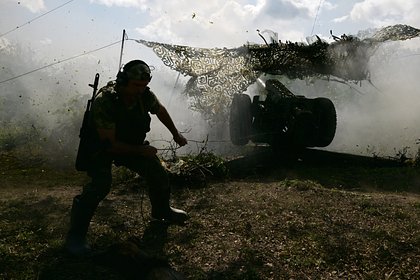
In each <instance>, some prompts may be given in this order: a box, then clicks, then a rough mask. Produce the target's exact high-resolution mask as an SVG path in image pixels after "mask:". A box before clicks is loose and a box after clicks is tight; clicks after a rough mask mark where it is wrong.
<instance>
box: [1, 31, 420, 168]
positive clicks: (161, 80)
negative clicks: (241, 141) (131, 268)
mask: <svg viewBox="0 0 420 280" xmlns="http://www.w3.org/2000/svg"><path fill="white" fill-rule="evenodd" d="M419 40H420V39H413V40H410V41H406V42H393V43H386V44H383V45H382V46H381V47H380V48H379V49H378V50H377V51H376V53H375V55H374V56H373V57H372V58H371V60H370V63H369V71H370V73H371V82H372V83H369V82H367V81H362V83H361V84H354V83H351V82H348V83H340V82H336V81H333V80H329V81H328V80H322V79H313V80H285V79H283V80H282V81H283V82H285V85H286V86H287V87H288V88H289V89H290V90H291V91H292V92H294V93H295V94H299V95H305V96H306V97H309V98H315V97H320V96H325V97H328V98H330V99H331V100H332V101H333V102H334V104H335V106H336V109H337V118H338V123H337V133H336V137H335V139H334V140H333V142H332V144H331V145H330V146H328V147H327V148H326V149H327V150H332V151H338V152H345V153H352V154H361V155H369V156H371V155H378V156H395V155H396V154H397V153H398V152H400V151H403V150H404V151H406V152H407V155H409V156H413V155H415V154H416V153H417V149H418V141H419V138H420V110H419V108H418V106H419V105H418V104H420V92H419V88H420V80H419V79H418V73H419V72H418V69H420V55H419V54H420V50H419V49H418V47H417V46H418V45H419V44H418V43H419ZM6 45H7V44H3V47H2V48H0V55H1V57H2V59H1V60H2V61H1V69H0V80H5V79H8V78H10V77H13V76H16V75H19V74H21V73H25V72H28V71H31V70H33V69H35V68H37V67H42V66H43V65H45V62H44V61H42V59H41V58H38V57H37V55H36V53H34V51H32V50H31V49H28V48H22V47H20V46H19V45H11V44H9V45H7V46H6ZM113 65H117V62H116V61H115V60H110V61H99V60H98V59H97V58H95V57H89V56H87V57H86V58H85V59H84V60H83V63H82V62H80V61H79V60H74V61H72V62H68V63H63V64H58V65H55V66H53V67H50V68H46V69H45V70H41V71H37V72H35V73H32V74H30V75H26V76H23V77H21V78H18V79H15V80H13V81H9V82H5V83H2V84H0V91H1V95H0V118H1V119H0V122H1V127H2V129H1V132H0V149H1V150H2V151H6V150H12V149H19V150H21V151H23V153H22V155H23V156H31V154H40V155H42V156H44V157H45V158H48V159H49V160H50V161H52V162H54V163H55V164H57V163H58V164H62V165H63V166H64V165H65V166H71V165H73V164H74V158H75V154H76V150H77V145H78V135H79V128H80V124H81V121H82V115H83V112H84V110H85V106H86V102H87V100H88V99H89V98H90V97H91V93H92V90H91V88H89V87H88V84H89V83H92V82H93V78H94V75H95V73H97V72H98V73H100V75H101V80H100V86H103V85H105V84H106V82H107V81H109V80H111V79H113V78H114V77H115V74H116V70H115V67H111V66H113ZM187 80H188V78H187V77H183V76H182V75H181V76H179V75H178V73H177V72H175V71H172V70H169V69H168V68H166V67H165V66H163V65H161V66H159V65H158V66H157V67H156V69H155V70H154V71H153V79H152V83H151V88H152V90H153V91H154V92H155V93H156V95H157V96H158V97H159V99H160V100H161V102H162V103H163V104H164V105H165V106H166V107H167V109H168V111H169V112H170V114H171V116H172V118H173V119H174V121H175V123H176V125H177V127H178V128H179V130H180V131H182V132H184V135H185V136H186V138H187V139H188V140H189V145H188V146H187V147H184V148H182V149H178V150H177V153H179V154H185V153H195V152H198V151H200V149H201V148H202V147H203V145H207V148H208V149H209V150H210V151H214V152H216V153H220V154H227V153H228V152H233V151H234V152H240V151H241V149H242V148H241V147H235V146H233V145H232V144H231V143H230V142H229V133H228V122H227V120H226V121H225V122H224V123H217V124H209V123H208V122H206V121H205V120H204V119H203V118H202V116H201V115H200V113H199V112H194V111H192V110H191V109H190V108H189V100H188V99H187V97H186V96H185V95H183V94H182V92H183V90H184V87H185V84H186V82H187ZM258 87H259V86H258V85H257V84H255V85H251V86H250V87H249V88H248V91H247V93H248V94H250V95H254V94H255V93H256V92H257V91H258ZM206 139H207V140H209V141H208V142H207V143H203V142H204V141H205V140H206ZM148 140H149V141H150V142H151V143H152V144H153V145H154V146H156V147H157V148H159V149H162V150H161V152H162V153H165V152H168V151H170V148H171V147H170V145H171V143H170V141H171V140H172V136H171V135H170V133H169V132H168V131H167V129H166V128H165V127H164V126H163V125H162V124H161V123H160V122H159V121H158V120H157V118H156V117H153V118H152V130H151V132H150V133H149V134H148ZM165 149H166V150H165Z"/></svg>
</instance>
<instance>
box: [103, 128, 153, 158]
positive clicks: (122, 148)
mask: <svg viewBox="0 0 420 280" xmlns="http://www.w3.org/2000/svg"><path fill="white" fill-rule="evenodd" d="M97 131H98V135H99V138H100V140H101V141H103V142H106V143H108V145H107V148H106V152H107V153H109V154H111V155H116V156H146V157H153V156H155V155H156V152H157V150H156V148H155V147H153V146H150V145H130V144H127V143H123V142H120V141H117V140H116V138H115V129H106V128H98V129H97Z"/></svg>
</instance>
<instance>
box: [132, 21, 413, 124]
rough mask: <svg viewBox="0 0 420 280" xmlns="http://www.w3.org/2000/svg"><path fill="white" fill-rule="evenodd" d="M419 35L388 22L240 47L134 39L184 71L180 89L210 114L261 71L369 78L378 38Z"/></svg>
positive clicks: (222, 110)
mask: <svg viewBox="0 0 420 280" xmlns="http://www.w3.org/2000/svg"><path fill="white" fill-rule="evenodd" d="M418 36H420V30H419V29H416V28H413V27H411V26H408V25H394V26H388V27H385V28H383V29H380V30H378V31H377V32H375V33H374V34H373V36H371V37H369V38H365V39H360V38H358V37H356V36H347V35H342V36H341V37H336V36H334V39H335V41H334V42H332V43H327V42H324V41H322V40H320V39H319V38H318V40H316V41H315V42H314V43H311V44H304V43H293V42H281V41H279V42H272V43H270V44H265V45H257V44H252V45H251V44H250V45H245V46H242V47H239V48H234V49H227V48H212V49H206V48H194V47H188V46H178V45H170V44H163V43H157V42H149V41H145V40H136V41H137V42H138V43H141V44H144V45H146V46H148V47H150V48H152V49H153V51H154V52H155V53H156V55H158V56H159V58H160V59H161V60H162V61H163V63H164V64H165V65H166V66H168V67H170V68H171V69H174V70H176V71H178V72H180V73H182V74H183V75H188V76H191V78H190V80H189V81H188V83H187V87H186V90H185V92H186V93H187V94H188V95H189V96H190V97H192V99H193V102H192V107H193V108H194V109H196V110H198V111H200V112H202V113H203V114H204V115H206V116H208V117H209V118H210V119H212V120H214V119H215V116H226V115H227V111H228V106H229V104H230V101H231V99H232V96H233V95H234V94H235V93H241V92H244V91H245V90H246V89H247V88H248V86H249V85H250V84H252V83H254V82H255V81H256V80H257V79H258V77H259V76H260V75H261V74H262V73H267V74H275V75H284V76H287V77H289V78H291V79H296V78H299V79H303V78H305V77H309V76H335V77H337V78H340V79H343V80H353V81H360V80H369V72H368V62H369V59H370V57H371V56H372V55H373V53H374V52H375V50H376V49H377V47H378V46H379V44H380V43H383V42H385V41H389V40H394V41H396V40H407V39H411V38H415V37H418Z"/></svg>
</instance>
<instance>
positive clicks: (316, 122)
mask: <svg viewBox="0 0 420 280" xmlns="http://www.w3.org/2000/svg"><path fill="white" fill-rule="evenodd" d="M261 83H262V82H261ZM262 84H263V85H264V86H265V93H264V94H259V95H255V96H254V97H253V99H252V102H251V97H250V96H249V95H247V94H244V93H239V94H235V95H234V96H233V100H232V104H231V107H230V121H229V124H230V139H231V141H232V143H233V144H235V145H246V144H247V143H248V142H249V141H252V142H254V143H268V144H270V145H271V146H272V147H273V148H277V149H283V148H289V147H290V148H292V149H301V148H305V147H326V146H328V145H329V144H330V143H331V142H332V140H333V138H334V135H335V131H336V126H337V114H336V110H335V107H334V104H333V102H332V101H331V100H330V99H328V98H324V97H317V98H306V97H304V96H302V95H295V94H293V93H292V92H291V91H290V90H289V89H287V88H286V87H285V86H284V85H283V84H282V83H281V82H280V81H278V80H274V79H270V80H267V81H266V82H265V84H264V83H262Z"/></svg>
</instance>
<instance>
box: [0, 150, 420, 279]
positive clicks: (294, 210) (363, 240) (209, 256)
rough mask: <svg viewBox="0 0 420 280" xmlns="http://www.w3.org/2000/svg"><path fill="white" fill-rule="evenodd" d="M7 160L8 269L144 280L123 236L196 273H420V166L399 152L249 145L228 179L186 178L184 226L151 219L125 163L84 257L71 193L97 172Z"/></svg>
mask: <svg viewBox="0 0 420 280" xmlns="http://www.w3.org/2000/svg"><path fill="white" fill-rule="evenodd" d="M0 162H1V166H0V174H1V177H0V279H141V278H138V277H140V276H139V275H140V272H139V274H138V275H136V269H134V270H133V271H129V268H127V265H128V263H127V262H126V263H125V264H124V263H121V256H120V255H118V256H115V255H113V254H114V253H115V251H112V250H111V249H110V248H115V246H118V244H124V243H125V244H127V243H128V244H131V245H133V244H134V245H135V246H137V247H138V248H140V249H141V250H142V252H146V253H147V254H149V255H151V256H154V257H159V258H163V259H165V260H167V261H168V263H169V264H170V265H171V267H172V268H173V269H175V270H176V271H178V272H180V273H182V274H183V275H184V276H185V277H186V278H187V279H418V275H420V222H419V221H420V195H419V190H420V174H419V169H418V168H413V167H409V166H401V165H398V164H397V163H396V162H391V161H380V160H375V159H366V158H361V157H354V156H349V155H336V154H330V153H322V152H316V151H314V152H310V153H307V154H305V155H303V161H297V162H295V163H294V164H290V163H284V162H278V161H277V160H273V159H272V158H271V157H270V156H269V155H267V153H264V152H262V153H258V154H257V155H256V156H255V155H248V156H246V157H244V158H240V159H237V160H234V161H231V162H229V164H228V167H229V169H230V176H229V177H228V178H225V179H217V180H215V179H213V180H210V181H208V182H207V184H206V185H203V184H202V182H200V183H196V184H195V183H194V181H193V182H190V183H189V185H188V186H180V185H178V186H175V188H174V191H173V197H172V202H173V204H174V205H175V206H179V207H181V208H183V209H185V210H187V211H188V212H189V213H190V215H191V219H190V220H189V222H188V223H187V224H186V225H185V226H183V227H179V226H170V227H167V226H163V225H159V224H154V223H149V219H148V215H149V210H150V204H149V201H148V199H147V195H146V194H145V191H144V182H143V181H142V180H141V179H134V178H132V177H130V176H128V175H126V173H125V171H124V170H116V176H115V177H116V180H115V181H114V187H113V190H112V193H111V194H110V195H109V196H108V197H107V198H106V199H105V200H104V201H103V202H102V203H101V205H100V207H99V208H98V210H97V212H96V214H95V217H94V219H93V221H92V223H91V227H90V231H89V240H90V242H91V243H92V246H93V248H94V252H95V253H94V254H93V255H92V256H88V257H85V258H73V257H71V256H69V255H67V254H66V252H65V251H64V250H63V249H62V245H63V239H64V236H65V233H66V230H67V227H68V220H69V211H70V206H71V200H72V198H73V196H74V195H76V194H78V193H79V191H80V190H81V187H82V186H83V184H84V183H86V182H87V179H88V178H87V177H85V175H84V174H82V173H76V172H74V171H71V170H65V169H60V170H58V169H54V168H52V167H47V166H45V165H43V164H42V162H39V161H37V160H32V161H25V162H22V161H18V160H17V159H16V158H14V157H12V156H10V155H7V154H3V155H2V156H1V161H0ZM115 244H117V245H115ZM119 260H120V261H119ZM124 265H125V266H124Z"/></svg>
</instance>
